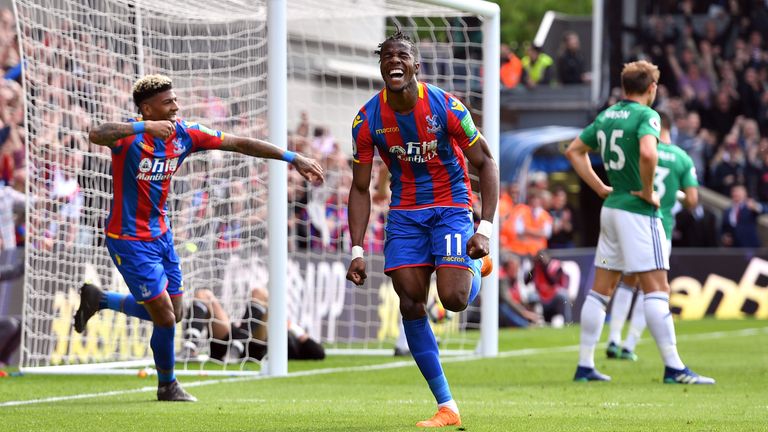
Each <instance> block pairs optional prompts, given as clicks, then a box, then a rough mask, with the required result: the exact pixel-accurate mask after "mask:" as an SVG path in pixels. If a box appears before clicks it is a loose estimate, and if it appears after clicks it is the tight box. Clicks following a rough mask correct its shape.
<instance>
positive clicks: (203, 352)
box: [15, 0, 482, 370]
mask: <svg viewBox="0 0 768 432" xmlns="http://www.w3.org/2000/svg"><path fill="white" fill-rule="evenodd" d="M15 6H16V12H17V21H18V31H19V34H20V38H19V41H20V47H21V51H22V55H23V57H24V62H25V82H24V86H25V93H26V104H27V116H26V126H27V127H26V132H27V133H26V145H27V146H26V148H27V157H28V177H27V190H28V196H29V200H28V205H27V239H28V244H27V248H26V254H27V255H26V278H25V300H24V324H25V332H24V343H23V349H22V367H24V368H32V367H39V366H56V365H81V364H96V363H105V362H125V361H134V360H146V359H151V357H152V356H151V351H150V348H149V337H150V335H151V331H152V330H151V323H148V322H146V321H140V320H138V319H135V318H130V317H126V316H125V315H123V314H121V313H114V312H112V311H110V310H102V311H101V312H100V313H98V314H97V315H95V316H94V317H93V318H92V319H91V320H90V321H89V323H88V327H87V330H86V332H85V333H84V334H83V335H80V334H77V333H75V331H74V329H73V326H72V317H73V314H74V312H75V310H76V309H77V307H78V305H79V302H80V300H79V294H78V290H79V287H80V286H81V285H82V284H83V283H84V282H85V281H89V282H91V283H93V284H95V285H98V286H99V287H101V288H102V289H105V290H114V291H120V292H125V293H127V292H128V289H127V287H126V286H125V284H124V282H123V279H122V277H121V276H120V275H119V273H118V272H117V270H116V268H115V267H114V265H113V264H112V262H111V259H110V257H109V255H108V254H107V250H106V247H105V246H104V239H105V235H104V228H105V220H106V218H107V216H108V213H109V209H110V206H111V199H112V181H111V159H110V150H109V149H108V148H105V147H100V146H97V145H95V144H92V143H89V141H88V131H89V129H90V128H91V127H92V126H94V125H97V124H100V123H103V122H114V121H126V120H127V119H129V118H132V117H135V116H136V108H135V106H134V105H133V102H132V98H131V86H132V84H133V82H134V81H135V80H136V79H137V78H138V77H139V76H141V75H142V74H149V73H161V74H165V75H168V76H170V77H171V78H172V79H173V81H174V89H175V91H176V94H177V96H178V101H179V104H180V107H181V110H180V112H179V114H180V116H181V117H182V118H184V119H186V120H190V121H195V122H200V123H201V124H203V125H205V126H208V127H209V128H212V129H218V130H222V131H224V132H226V133H232V134H235V135H242V136H250V137H255V138H261V139H268V137H269V127H268V124H267V121H266V119H267V116H266V107H267V98H268V96H269V95H268V94H267V91H266V87H267V81H266V78H267V54H268V53H267V29H266V13H267V8H266V4H265V2H264V1H247V0H209V1H201V0H186V1H180V0H169V1H165V2H149V1H143V0H139V1H137V0H16V1H15ZM480 26H481V20H480V19H479V18H477V17H474V16H470V15H466V14H464V13H462V12H461V11H455V10H450V9H445V8H442V7H438V6H433V5H431V4H429V3H421V2H419V1H410V0H408V1H406V0H391V1H377V0H324V1H317V0H291V1H289V2H288V76H287V80H288V81H287V85H288V115H289V117H288V124H289V130H288V134H289V139H288V142H289V148H291V149H292V150H297V151H301V152H304V153H307V154H309V155H311V156H313V157H315V158H316V159H318V160H320V161H322V164H323V166H324V167H325V169H326V173H327V177H326V183H325V185H323V186H322V187H319V188H313V187H310V186H309V185H308V184H307V183H305V182H304V181H303V180H302V179H301V177H300V176H298V174H297V173H296V172H295V171H293V170H291V171H289V176H288V177H289V179H288V182H289V184H288V190H289V202H288V206H289V210H288V221H287V225H288V230H289V231H288V232H289V246H288V247H289V263H288V278H287V290H288V317H289V319H290V326H289V328H291V329H294V330H296V329H297V328H301V329H303V330H304V331H305V332H306V334H307V335H309V336H310V337H311V338H313V339H315V340H318V341H321V342H322V343H323V344H324V345H325V347H326V348H327V349H354V350H367V351H368V352H377V350H378V351H381V352H384V351H382V350H386V352H387V353H391V350H392V348H393V342H394V340H395V338H396V337H397V335H398V331H399V330H398V323H399V321H400V317H399V312H398V307H397V303H398V302H397V297H396V295H395V293H394V291H393V289H392V286H391V282H390V281H389V279H388V278H387V277H385V276H384V275H383V273H382V270H383V255H382V251H383V240H384V238H383V224H384V223H385V220H386V208H387V204H388V196H387V193H388V187H387V185H386V181H387V179H386V173H385V172H384V171H381V169H380V168H381V167H380V163H379V162H376V164H375V166H374V179H373V182H372V186H371V188H372V190H373V193H372V194H373V196H374V203H373V212H372V215H371V222H370V224H369V228H368V233H367V235H366V245H365V248H366V250H367V251H368V255H369V259H368V266H369V272H368V275H369V278H368V281H367V282H366V284H365V285H364V286H363V287H354V286H353V285H352V284H349V283H347V282H346V281H345V274H346V267H347V265H348V262H349V261H348V260H349V258H348V257H349V250H350V240H349V233H348V228H347V214H346V197H347V194H348V191H349V187H350V182H351V163H350V161H351V149H352V142H351V133H350V129H351V123H352V119H353V118H354V116H355V114H356V113H357V110H358V109H359V108H360V107H361V106H362V105H363V104H364V103H365V102H366V101H367V100H368V99H369V98H370V97H371V96H372V95H373V94H375V93H376V92H377V91H379V90H380V89H381V88H382V86H383V83H382V81H381V78H380V74H379V70H378V59H377V58H376V56H374V54H373V51H374V49H375V48H376V46H377V45H378V44H379V43H380V42H381V41H383V40H384V38H385V37H386V35H388V34H391V33H392V32H393V31H394V29H395V28H400V29H401V30H402V31H403V32H405V33H406V34H408V35H410V36H411V37H412V38H413V39H414V40H415V41H416V42H417V45H418V48H419V50H420V54H421V72H420V79H421V80H424V81H427V82H430V83H433V84H436V85H438V86H441V87H442V88H444V89H446V90H448V91H451V92H453V93H454V94H455V95H456V96H457V97H458V98H460V99H461V100H462V101H464V103H465V104H466V105H467V106H468V107H470V109H471V111H472V113H473V115H474V117H475V120H476V123H477V124H478V125H479V126H480V128H481V130H482V119H481V112H480V109H479V108H480V106H481V104H480V100H481V98H482V91H481V90H482V88H481V82H480V74H481V70H480V69H481V67H480V66H481V61H482V58H481V57H482V47H481V28H480ZM381 177H384V178H381ZM173 178H174V180H173V182H172V185H171V190H170V195H169V198H168V207H169V214H170V219H171V222H172V226H173V234H174V240H175V246H176V251H177V253H178V255H179V257H180V259H181V266H182V272H183V275H184V288H185V297H184V299H185V300H184V302H185V306H186V307H185V309H186V310H187V313H186V314H185V319H184V320H183V322H182V323H180V324H179V327H178V329H177V337H176V344H177V356H178V357H177V359H178V360H181V361H184V362H185V364H186V365H187V368H189V369H197V368H200V367H206V368H208V369H212V368H213V369H215V368H216V367H218V365H227V364H229V365H232V364H234V365H236V366H235V367H239V368H244V369H249V368H254V369H256V370H258V359H259V358H260V357H261V356H260V355H256V354H254V353H255V352H258V351H262V354H263V350H264V347H265V343H264V341H263V337H262V336H259V334H260V333H258V331H257V330H258V329H260V328H261V327H262V326H263V324H264V323H263V321H261V320H262V319H266V317H263V316H259V317H254V316H252V315H250V314H249V313H250V311H251V310H252V308H251V305H253V304H258V302H257V301H256V300H262V299H263V295H264V293H265V292H266V288H267V281H268V277H269V275H268V272H267V260H266V255H267V240H268V238H269V227H268V226H267V223H266V221H267V207H268V203H267V178H268V169H267V164H266V163H265V162H264V161H263V160H260V159H256V158H250V157H246V156H242V155H240V154H236V153H229V152H221V151H213V152H206V153H198V154H196V155H193V156H192V157H190V158H188V159H187V160H186V161H185V163H184V164H183V165H181V166H180V167H179V168H178V170H177V171H176V174H175V176H174V177H173ZM204 292H209V293H212V294H214V295H215V297H216V298H217V301H218V304H219V305H220V306H221V308H216V307H214V306H212V305H211V304H207V305H208V315H195V314H193V313H191V311H192V310H193V309H194V308H192V305H193V299H194V298H195V296H196V295H201V294H200V293H204ZM254 296H255V297H254ZM254 302H255V303H254ZM222 311H223V313H220V312H222ZM478 316H479V308H475V307H474V306H470V308H469V309H468V310H467V311H466V312H464V313H461V314H457V315H456V316H453V317H450V319H447V320H443V321H442V322H439V323H435V324H434V329H435V332H436V334H437V336H438V338H439V339H440V340H441V349H442V350H445V351H446V352H452V351H467V350H473V349H474V347H475V343H476V341H477V339H478V337H477V333H478V332H473V331H469V330H471V329H475V328H477V327H478V324H477V322H478V320H479V317H478ZM249 317H250V318H249ZM229 324H231V326H233V327H236V328H240V329H247V330H248V334H247V336H246V337H245V338H244V339H238V338H237V337H235V336H234V333H233V332H234V330H233V332H230V337H229V338H224V339H217V338H216V337H215V335H214V333H217V332H216V331H215V328H217V326H218V327H219V328H225V329H226V328H227V327H226V326H227V325H229ZM190 329H199V330H200V331H199V332H194V331H191V330H190ZM257 333H258V334H257ZM264 333H265V332H264ZM243 347H245V349H243ZM259 347H261V348H259ZM221 349H223V350H224V351H223V355H222V353H221ZM217 350H218V351H217ZM217 352H218V355H217V354H216V353H217ZM193 360H194V361H193ZM222 367H227V368H230V369H231V367H232V366H222Z"/></svg>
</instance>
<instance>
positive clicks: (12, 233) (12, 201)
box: [0, 185, 26, 251]
mask: <svg viewBox="0 0 768 432" xmlns="http://www.w3.org/2000/svg"><path fill="white" fill-rule="evenodd" d="M25 203H26V198H25V195H24V193H23V192H20V191H18V190H16V189H14V188H13V187H11V186H9V185H4V186H3V185H0V251H2V250H8V249H14V248H16V226H17V223H16V220H17V219H19V217H20V215H21V214H22V213H23V210H24V204H25Z"/></svg>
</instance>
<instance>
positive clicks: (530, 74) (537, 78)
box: [522, 44, 554, 88]
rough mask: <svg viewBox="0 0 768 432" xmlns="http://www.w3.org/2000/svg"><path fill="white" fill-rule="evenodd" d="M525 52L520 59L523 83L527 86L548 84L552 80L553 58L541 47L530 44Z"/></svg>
mask: <svg viewBox="0 0 768 432" xmlns="http://www.w3.org/2000/svg"><path fill="white" fill-rule="evenodd" d="M526 52H527V54H526V55H525V57H523V59H522V63H523V83H524V84H525V86H526V87H528V88H533V87H536V86H538V85H548V84H550V83H551V82H552V76H553V72H552V65H553V64H554V60H552V57H550V56H549V55H548V54H546V53H544V52H542V51H541V47H540V46H538V45H536V44H530V45H529V46H528V49H527V51H526Z"/></svg>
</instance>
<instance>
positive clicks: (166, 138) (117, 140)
mask: <svg viewBox="0 0 768 432" xmlns="http://www.w3.org/2000/svg"><path fill="white" fill-rule="evenodd" d="M133 100H134V103H135V104H136V107H137V108H138V110H139V113H140V114H141V119H137V120H136V121H131V122H123V123H104V124H101V125H99V126H96V127H95V128H93V129H92V130H91V131H90V133H89V135H88V137H89V139H90V140H91V142H93V143H95V144H98V145H102V146H105V147H109V148H110V149H111V151H112V186H113V191H114V194H113V198H112V209H111V211H110V214H109V218H108V219H107V222H106V237H107V238H106V246H107V249H108V250H109V255H110V257H111V258H112V261H113V262H114V263H115V266H117V269H118V270H119V271H120V274H121V275H122V276H123V279H125V283H126V285H128V289H129V290H130V292H131V293H130V294H122V293H117V292H110V291H102V290H101V289H99V288H98V287H96V286H94V285H90V284H85V285H83V287H82V288H81V290H80V307H79V309H78V310H77V312H76V313H75V331H77V332H78V333H82V332H83V331H84V330H85V326H86V323H87V322H88V320H89V319H90V318H91V317H92V316H93V315H94V314H95V313H96V312H98V311H99V310H101V309H111V310H114V311H116V312H122V313H124V314H126V315H129V316H132V317H136V318H140V319H143V320H148V321H152V323H153V324H154V327H153V330H152V337H151V339H150V346H151V347H152V352H153V355H154V360H155V366H156V368H157V377H158V388H157V399H158V400H161V401H189V402H193V401H195V400H196V399H195V397H194V396H192V395H190V394H188V393H187V392H186V391H184V389H183V388H181V386H180V385H179V383H178V381H176V376H175V374H174V371H173V370H174V362H175V358H174V351H173V349H174V344H173V340H174V333H175V329H176V323H177V322H179V321H180V320H181V317H182V302H181V296H182V294H183V291H184V290H183V285H182V280H181V268H180V266H179V257H178V256H177V255H176V251H175V250H174V248H173V236H172V235H171V230H170V222H169V220H168V214H167V213H168V206H167V198H168V190H169V189H170V184H171V177H172V176H173V174H174V173H175V172H176V171H177V170H178V168H179V166H181V164H182V162H184V159H185V158H186V157H187V156H189V155H190V154H192V153H195V152H199V151H206V150H224V151H233V152H238V153H242V154H245V155H249V156H256V157H260V158H268V159H282V160H284V161H286V162H288V163H290V164H292V165H293V166H294V167H295V168H296V170H297V171H298V172H299V173H300V174H301V175H302V176H304V178H306V179H307V180H310V181H312V182H313V183H316V184H319V183H322V181H323V170H322V168H321V167H320V165H319V164H318V163H317V162H315V161H314V160H312V159H308V158H306V157H304V156H302V155H300V154H298V153H294V152H291V151H285V150H283V149H281V148H279V147H277V146H275V145H273V144H270V143H268V142H265V141H261V140H258V139H254V138H243V137H238V136H235V135H230V134H226V135H225V134H223V133H221V132H220V131H216V130H211V129H208V128H206V127H205V126H202V125H200V124H197V123H191V122H186V121H184V120H181V119H179V118H177V116H176V114H177V112H178V111H179V104H178V102H177V100H176V94H175V93H174V91H173V84H172V82H171V80H170V78H168V77H166V76H163V75H147V76H145V77H142V78H140V79H139V80H138V81H136V83H135V84H134V86H133Z"/></svg>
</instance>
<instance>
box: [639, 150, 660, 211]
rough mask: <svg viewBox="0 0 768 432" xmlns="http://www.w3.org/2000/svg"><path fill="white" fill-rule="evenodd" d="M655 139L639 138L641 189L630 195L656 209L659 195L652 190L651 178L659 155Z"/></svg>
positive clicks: (654, 172)
mask: <svg viewBox="0 0 768 432" xmlns="http://www.w3.org/2000/svg"><path fill="white" fill-rule="evenodd" d="M657 143H658V142H657V140H656V137H655V136H653V135H644V136H643V137H642V138H640V183H641V184H642V186H643V189H642V190H640V191H632V194H633V195H635V196H638V197H640V198H642V199H643V200H645V201H647V202H648V203H649V204H652V205H653V206H654V207H656V208H658V207H659V206H660V204H659V195H658V194H657V193H656V192H654V190H653V176H654V175H655V174H656V165H657V164H658V162H659V153H658V151H657V149H656V146H657Z"/></svg>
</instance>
